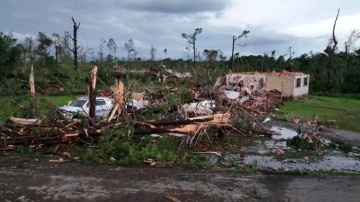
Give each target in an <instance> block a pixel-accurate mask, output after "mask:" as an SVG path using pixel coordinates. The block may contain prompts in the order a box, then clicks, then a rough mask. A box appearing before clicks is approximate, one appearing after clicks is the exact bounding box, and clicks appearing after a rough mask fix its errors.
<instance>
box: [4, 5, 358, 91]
mask: <svg viewBox="0 0 360 202" xmlns="http://www.w3.org/2000/svg"><path fill="white" fill-rule="evenodd" d="M338 15H339V11H338V13H337V16H336V18H335V22H334V26H333V30H332V38H331V39H329V43H328V44H327V45H326V46H325V47H324V51H323V52H317V53H314V52H309V53H303V54H301V55H300V56H298V57H293V55H294V50H293V48H292V47H289V49H288V51H287V54H285V55H279V56H277V55H276V51H275V50H272V51H270V54H269V53H264V54H263V55H249V56H240V54H239V52H236V49H238V48H239V46H238V44H236V42H237V41H238V40H240V39H241V38H243V37H248V35H249V33H250V31H249V30H244V31H243V32H242V33H240V34H239V35H234V36H233V37H232V47H231V50H232V51H231V53H232V54H231V56H230V58H226V57H225V56H224V55H223V52H222V51H221V50H219V49H205V50H202V51H199V50H200V49H198V47H197V44H196V42H197V40H198V37H199V36H200V34H201V33H202V32H203V28H196V29H195V30H194V32H192V33H190V34H188V33H182V34H181V37H182V38H184V39H185V40H186V42H187V43H188V45H189V46H187V47H186V50H188V51H189V52H190V50H192V59H190V57H188V60H183V59H171V58H166V59H163V60H156V52H157V49H156V48H155V46H153V45H152V46H151V47H150V49H149V55H150V60H148V61H144V60H142V59H141V58H140V57H138V56H137V50H136V46H135V42H134V41H133V40H132V39H129V40H128V41H126V42H124V44H123V48H124V50H125V51H126V53H127V56H126V58H121V59H120V58H118V57H117V56H116V55H117V54H116V53H117V51H118V49H119V45H118V44H117V43H116V42H115V40H114V39H113V38H109V39H108V40H105V39H100V43H99V47H98V48H97V49H96V50H94V49H93V48H87V47H84V46H83V45H82V44H81V43H80V42H79V41H78V37H79V33H78V30H79V28H80V26H81V24H80V22H77V21H76V20H75V19H74V18H72V19H71V20H72V25H73V26H72V30H71V31H70V32H68V31H65V32H64V34H63V35H60V34H57V33H54V34H52V35H50V36H49V35H46V34H45V33H43V32H39V33H38V34H37V36H36V37H26V38H25V40H24V41H22V42H19V41H17V39H15V38H14V37H13V36H12V34H11V33H10V34H5V33H3V32H0V80H1V81H2V82H1V84H0V94H1V95H14V94H19V93H23V92H24V90H26V88H27V85H26V82H27V78H28V73H29V69H30V67H31V66H34V67H35V68H34V69H35V72H37V73H36V75H37V78H36V81H37V84H38V85H39V86H40V88H41V87H44V88H45V87H46V86H51V85H53V86H67V87H69V88H70V89H73V90H74V91H76V90H77V89H82V88H84V85H86V79H87V70H88V68H89V67H90V66H92V65H97V66H99V68H100V71H99V72H100V73H99V76H100V77H101V78H102V79H103V80H104V81H110V80H111V78H112V77H113V68H114V66H116V65H123V66H125V67H129V68H149V67H153V66H156V65H159V64H160V62H162V63H166V64H168V65H167V66H168V67H169V68H174V69H182V70H184V68H183V66H192V67H193V70H194V71H196V69H197V68H198V67H202V68H206V69H208V70H209V71H214V72H221V71H222V72H226V71H229V70H231V71H261V72H270V71H282V70H287V71H301V72H305V73H308V74H310V91H311V92H313V93H319V92H322V93H330V94H331V93H345V94H356V95H358V94H359V92H360V82H359V81H358V78H359V76H360V48H358V47H356V45H355V44H356V41H357V40H358V39H359V38H360V32H359V31H358V30H353V31H351V33H350V34H349V36H348V38H347V40H346V41H345V42H344V51H339V50H338V44H339V42H338V40H337V39H336V35H335V28H336V22H337V19H338ZM242 46H243V45H242ZM240 47H241V45H240ZM167 52H168V50H167V49H164V50H163V53H164V54H165V56H167ZM92 55H97V57H93V58H91V59H89V58H87V57H89V56H92ZM186 70H188V69H186ZM218 70H219V71H218ZM21 90H23V91H21Z"/></svg>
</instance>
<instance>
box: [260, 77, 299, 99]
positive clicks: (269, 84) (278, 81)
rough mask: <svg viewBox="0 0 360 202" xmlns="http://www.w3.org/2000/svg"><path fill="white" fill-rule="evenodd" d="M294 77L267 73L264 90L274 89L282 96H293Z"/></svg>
mask: <svg viewBox="0 0 360 202" xmlns="http://www.w3.org/2000/svg"><path fill="white" fill-rule="evenodd" d="M294 80H295V79H294V77H293V76H279V75H268V76H267V79H266V85H265V89H266V90H272V89H276V90H278V91H280V92H281V94H282V96H285V97H287V96H293V93H294V82H295V81H294Z"/></svg>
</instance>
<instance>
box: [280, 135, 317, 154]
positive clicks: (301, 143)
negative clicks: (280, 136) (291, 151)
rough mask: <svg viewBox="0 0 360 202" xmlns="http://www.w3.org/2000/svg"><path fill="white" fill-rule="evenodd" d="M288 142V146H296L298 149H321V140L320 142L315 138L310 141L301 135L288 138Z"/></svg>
mask: <svg viewBox="0 0 360 202" xmlns="http://www.w3.org/2000/svg"><path fill="white" fill-rule="evenodd" d="M286 144H287V145H288V146H291V147H294V148H296V149H301V150H312V151H315V150H317V149H319V145H320V142H319V140H316V139H314V140H313V142H311V143H310V142H309V141H308V140H306V139H305V138H303V137H302V136H301V135H297V136H295V137H293V138H292V139H290V140H287V141H286Z"/></svg>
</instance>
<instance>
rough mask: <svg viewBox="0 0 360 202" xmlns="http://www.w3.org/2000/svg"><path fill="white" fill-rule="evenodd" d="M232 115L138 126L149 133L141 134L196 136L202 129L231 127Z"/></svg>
mask: <svg viewBox="0 0 360 202" xmlns="http://www.w3.org/2000/svg"><path fill="white" fill-rule="evenodd" d="M230 118H231V117H230V113H224V114H213V115H207V116H200V117H194V118H188V119H185V120H180V121H173V122H171V121H160V122H155V121H152V122H138V123H137V125H139V126H145V127H146V128H147V129H148V130H147V131H139V133H154V132H156V133H180V134H195V133H197V132H198V131H199V129H200V128H202V127H207V126H217V127H222V126H229V125H230Z"/></svg>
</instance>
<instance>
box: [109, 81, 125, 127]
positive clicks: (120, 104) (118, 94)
mask: <svg viewBox="0 0 360 202" xmlns="http://www.w3.org/2000/svg"><path fill="white" fill-rule="evenodd" d="M116 83H117V85H115V86H111V87H110V88H111V90H112V91H113V93H114V97H115V101H116V105H115V107H114V108H113V109H112V111H111V114H110V116H109V118H108V122H110V121H111V120H112V119H113V117H114V115H115V113H116V112H117V113H118V114H119V115H120V114H123V113H124V112H125V87H124V84H123V82H121V81H120V82H116Z"/></svg>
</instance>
